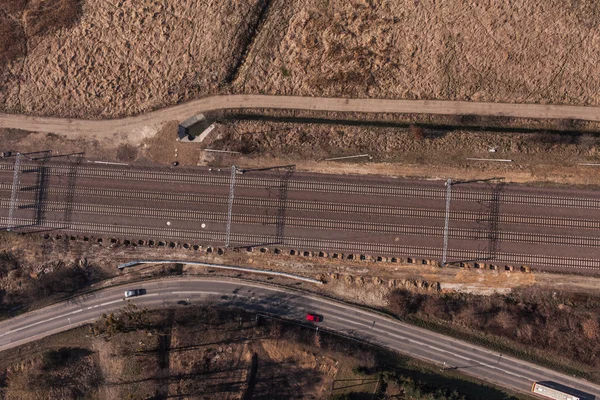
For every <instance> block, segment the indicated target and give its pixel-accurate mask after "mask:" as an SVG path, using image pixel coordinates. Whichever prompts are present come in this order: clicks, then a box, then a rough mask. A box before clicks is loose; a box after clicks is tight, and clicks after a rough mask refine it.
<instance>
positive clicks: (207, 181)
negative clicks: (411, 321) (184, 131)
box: [0, 158, 600, 270]
mask: <svg viewBox="0 0 600 400" xmlns="http://www.w3.org/2000/svg"><path fill="white" fill-rule="evenodd" d="M81 161H82V160H81V158H76V159H74V160H72V161H71V162H68V163H66V162H64V161H61V162H48V160H44V164H43V168H42V166H41V165H42V164H41V163H40V162H30V161H28V160H22V161H21V165H20V169H21V180H20V181H19V183H18V184H17V188H16V189H15V186H14V185H13V184H12V182H11V181H12V179H11V178H12V176H13V175H14V165H15V164H14V163H11V162H0V198H1V201H0V212H3V216H2V217H1V219H0V223H2V224H3V226H5V227H8V225H9V224H10V223H11V222H10V221H9V220H8V219H7V218H6V217H4V215H6V210H7V208H9V207H10V203H11V202H10V201H9V200H11V198H10V195H11V193H12V192H13V191H14V190H16V191H17V193H18V199H17V200H16V202H15V204H14V205H15V206H16V207H17V209H16V214H17V215H16V216H13V219H14V222H15V223H16V224H17V225H18V226H20V227H22V229H25V227H29V228H31V229H30V230H56V231H64V232H73V233H77V234H84V235H111V236H115V237H123V238H128V239H131V240H132V241H133V240H135V239H137V238H145V239H148V238H153V239H156V240H157V241H158V240H168V239H175V240H181V241H185V242H190V241H197V242H198V243H199V244H202V245H205V246H208V245H212V246H219V245H222V244H223V241H224V240H225V238H224V226H225V223H226V206H227V202H228V196H227V191H228V189H229V185H230V179H231V178H230V176H229V173H228V170H224V171H223V172H222V173H219V172H218V171H212V172H209V171H207V170H206V169H197V170H191V169H187V170H186V169H181V170H180V169H165V168H156V169H152V168H141V167H129V168H123V167H121V166H119V167H108V166H92V165H86V164H83V163H82V162H81ZM40 171H43V177H42V178H40V175H39V172H40ZM27 172H29V173H33V172H37V173H38V180H37V182H34V181H33V180H32V182H27V180H28V179H30V178H28V173H27ZM30 180H31V179H30ZM42 181H43V188H42V187H41V186H40V185H42V184H41V183H40V182H42ZM124 185H126V186H127V187H129V186H131V189H124V188H123V186H124ZM235 185H236V187H238V188H239V189H240V190H241V191H242V192H241V193H240V192H239V191H236V197H235V199H234V202H233V215H232V223H233V231H232V235H231V240H232V244H233V245H235V246H238V247H247V246H276V247H279V248H288V249H297V250H304V249H307V250H316V251H325V252H345V253H349V254H352V253H354V254H368V255H372V256H378V255H382V256H386V257H392V258H394V257H397V258H400V257H405V258H406V257H423V258H428V259H432V260H439V259H440V257H441V253H442V248H441V244H442V237H443V227H442V225H443V218H444V209H443V207H442V206H440V207H439V208H435V207H432V204H435V205H436V207H437V205H438V204H440V205H441V204H443V202H444V200H445V195H446V189H445V188H443V187H442V186H441V185H439V186H438V187H435V183H431V182H429V183H422V182H418V181H398V180H396V181H394V180H391V179H384V178H365V177H357V178H354V177H341V178H338V177H328V176H326V175H323V176H319V175H315V174H308V175H306V174H304V175H303V174H300V176H298V174H295V173H291V172H289V171H288V173H286V174H281V173H279V174H276V175H275V174H265V173H262V174H254V175H253V174H252V173H247V174H244V175H239V176H237V180H236V183H235ZM158 187H160V188H161V191H159V190H156V189H155V188H158ZM207 188H213V189H214V194H204V190H202V189H207ZM171 189H172V190H171ZM510 189H511V188H510V187H508V185H502V184H495V185H490V184H487V185H480V186H476V185H475V186H474V185H472V184H471V185H462V186H461V185H460V184H459V185H456V186H455V187H454V188H453V193H452V206H453V207H452V209H451V211H450V214H449V216H450V221H451V224H450V229H449V230H448V235H449V239H450V248H449V250H448V257H449V261H450V262H451V263H454V264H458V263H461V262H462V263H467V262H471V263H473V262H477V261H480V262H482V263H488V264H496V265H498V266H500V268H502V265H503V263H506V264H511V265H514V266H519V265H533V266H537V267H552V268H554V269H574V270H600V262H599V261H598V258H600V257H597V256H596V254H595V253H593V252H594V251H596V252H597V249H598V248H600V246H599V245H600V236H598V235H597V233H596V231H597V230H598V228H599V227H600V218H599V217H598V216H600V214H594V212H595V210H600V199H598V198H597V196H596V197H594V193H586V192H581V193H583V194H581V193H580V194H578V195H574V196H567V195H565V194H564V192H560V193H558V194H556V193H552V192H551V191H548V190H546V191H544V190H537V191H536V192H535V193H520V192H518V191H515V190H512V191H511V190H510ZM35 193H37V195H35ZM39 193H43V196H40V195H39ZM265 193H267V194H265ZM588 195H589V197H587V196H588ZM311 196H313V198H311ZM314 196H316V197H314ZM323 196H326V200H324V199H323ZM31 197H34V198H31ZM305 197H307V198H308V199H306V198H305ZM334 200H337V201H334ZM339 200H342V201H339ZM350 200H353V201H355V202H354V203H353V202H350ZM421 200H427V201H429V203H427V204H424V205H421V204H420V201H421ZM432 201H433V202H434V203H432ZM377 202H379V203H385V204H373V203H377ZM111 203H112V204H111ZM397 203H407V204H401V205H394V204H397ZM31 204H35V209H36V210H37V211H36V214H35V215H33V216H26V215H23V214H24V213H25V212H26V210H27V209H28V208H31ZM476 204H479V205H480V209H479V210H469V209H464V207H466V208H469V207H471V206H472V205H476ZM519 205H523V206H527V207H530V209H528V210H527V212H526V213H525V212H524V213H523V214H520V213H518V212H515V210H516V211H520V209H519ZM461 207H462V208H461ZM510 207H512V209H511V208H510ZM531 207H533V208H534V209H535V210H539V214H536V213H532V212H531ZM536 207H537V208H536ZM554 208H556V209H562V210H564V211H560V212H558V213H557V214H559V216H554V215H547V214H548V210H552V209H554ZM505 210H507V211H505ZM565 213H566V214H569V213H572V214H573V215H565ZM545 214H546V215H545ZM100 217H106V218H108V219H110V218H113V219H115V221H117V222H114V223H112V224H109V223H99V222H97V220H98V218H100ZM594 217H595V218H594ZM106 218H105V219H106ZM119 218H126V219H127V220H126V221H125V220H121V219H119ZM381 218H383V219H384V220H381V221H379V220H377V219H381ZM100 219H102V218H100ZM134 219H137V220H136V221H135V223H134V224H132V221H133V220H134ZM166 219H169V220H171V219H172V220H177V221H185V222H186V223H187V225H186V226H182V227H180V228H179V227H178V228H175V227H166V226H164V227H161V226H160V225H159V222H160V221H164V220H166ZM427 221H428V222H427ZM200 222H209V223H210V228H209V229H201V228H196V229H190V226H191V225H190V224H192V225H193V224H194V223H195V225H193V226H196V225H198V226H199V225H200ZM478 223H479V227H478V226H477V224H478ZM465 224H467V225H468V224H472V225H469V226H465ZM453 225H458V226H453ZM471 226H472V227H471ZM252 227H256V228H252ZM33 228H37V229H33ZM242 228H243V229H242ZM542 228H543V229H547V230H548V232H542V231H541V229H542ZM236 229H238V230H239V231H236ZM532 229H537V230H538V231H534V232H532V231H531V230H532ZM307 232H310V234H308V233H307ZM362 233H364V234H365V235H368V236H369V237H368V240H357V238H362V237H366V236H364V235H363V236H361V234H362ZM352 235H355V237H353V236H352ZM356 235H358V236H356ZM390 235H397V237H396V241H397V239H398V238H400V241H399V242H395V243H390V242H389V241H390V240H389V239H388V238H389V236H390ZM307 236H308V237H307ZM379 238H381V239H379ZM404 238H407V239H404ZM384 239H385V240H384ZM408 239H410V240H408ZM417 240H418V241H420V242H419V244H421V243H422V244H423V245H416V244H414V243H416V241H417ZM456 240H458V241H461V242H470V243H482V245H480V246H479V245H478V246H476V247H475V248H461V247H460V246H458V247H457V248H453V247H452V246H453V245H454V246H457V244H456V243H458V242H456ZM453 242H454V243H453ZM514 244H519V245H520V244H523V245H525V244H534V245H551V246H555V248H560V247H564V248H569V247H572V246H576V247H577V248H581V249H582V251H583V252H582V253H581V254H582V255H586V256H587V255H588V254H590V255H591V256H589V257H579V256H577V257H571V256H561V255H560V254H544V253H541V254H528V253H527V252H526V251H518V249H517V250H515V248H511V250H510V251H505V250H504V247H505V246H508V245H514ZM523 249H527V246H524V247H523ZM586 249H589V251H590V252H592V253H589V252H588V250H586ZM394 259H395V258H394Z"/></svg>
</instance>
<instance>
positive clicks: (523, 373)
mask: <svg viewBox="0 0 600 400" xmlns="http://www.w3.org/2000/svg"><path fill="white" fill-rule="evenodd" d="M136 287H144V288H145V289H147V294H146V295H145V296H141V297H137V298H133V299H132V300H131V301H133V302H134V303H136V304H139V305H142V304H143V305H145V306H147V307H149V308H155V307H161V306H173V305H176V304H177V302H178V301H181V300H184V301H189V302H191V303H192V304H193V303H197V302H200V301H206V300H212V301H214V302H216V303H219V304H220V305H223V306H236V307H239V308H243V309H246V310H250V311H258V312H264V313H271V314H274V315H278V316H281V317H286V318H290V319H295V320H298V321H303V320H304V317H305V313H306V312H314V313H318V314H321V315H323V317H324V320H323V322H322V323H320V324H319V326H320V327H323V328H327V329H331V330H334V331H339V332H343V333H347V334H350V335H353V336H358V337H361V338H364V339H367V340H369V341H371V342H374V343H377V344H381V345H383V346H385V347H388V348H390V349H393V350H396V351H398V352H400V353H403V354H407V355H410V356H412V357H415V358H419V359H422V360H427V361H432V362H434V363H437V364H440V365H442V364H443V363H445V366H446V368H455V369H459V370H462V371H463V372H465V373H467V374H470V375H473V376H476V377H478V378H482V379H484V380H487V381H490V382H493V383H496V384H498V385H500V386H505V387H509V388H512V389H515V390H519V391H524V392H528V391H530V390H531V384H532V382H534V381H554V382H557V383H560V384H563V385H566V386H569V387H572V388H575V389H578V390H581V391H584V392H587V393H589V394H590V395H592V396H596V398H597V399H600V386H598V385H593V384H590V383H588V382H586V381H582V380H580V379H575V378H572V377H570V376H567V375H564V374H560V373H557V372H553V371H551V370H548V369H545V368H542V367H538V366H536V365H533V364H530V363H526V362H524V361H521V360H517V359H513V358H511V357H506V356H501V355H499V354H498V353H495V352H492V351H489V350H486V349H484V348H482V347H477V346H474V345H471V344H468V343H465V342H462V341H459V340H455V339H451V338H449V337H446V336H443V335H440V334H437V333H433V332H430V331H427V330H424V329H420V328H416V327H414V326H411V325H407V324H403V323H401V322H398V321H395V320H393V319H391V318H387V317H385V316H382V315H379V314H376V313H372V312H368V311H364V310H361V309H359V308H356V307H353V306H350V305H347V304H343V303H340V302H335V301H331V300H327V299H323V298H320V297H316V296H311V295H309V294H305V293H301V292H295V291H290V290H285V289H283V288H276V287H270V286H263V285H260V284H255V283H248V282H237V281H230V280H220V279H199V278H186V279H163V280H155V281H151V282H145V283H143V284H133V285H128V286H121V287H113V288H108V289H104V290H101V291H97V292H94V293H92V294H88V295H84V296H81V297H77V298H75V299H73V300H70V301H67V302H63V303H60V304H56V305H53V306H50V307H47V308H44V309H40V310H37V311H33V312H30V313H27V314H24V315H21V316H19V317H16V318H13V319H10V320H7V321H3V322H1V323H0V351H1V350H6V349H9V348H11V347H15V346H18V345H21V344H24V343H27V342H30V341H33V340H36V339H40V338H42V337H44V336H48V335H51V334H53V333H57V332H61V331H64V330H68V329H70V328H73V327H75V326H78V325H82V324H85V323H87V322H90V321H92V320H94V319H95V318H97V317H99V316H101V315H102V313H106V312H111V311H114V310H117V309H119V308H121V307H123V305H124V304H125V300H124V298H123V291H124V290H126V289H131V288H136ZM589 398H590V399H593V398H594V397H589Z"/></svg>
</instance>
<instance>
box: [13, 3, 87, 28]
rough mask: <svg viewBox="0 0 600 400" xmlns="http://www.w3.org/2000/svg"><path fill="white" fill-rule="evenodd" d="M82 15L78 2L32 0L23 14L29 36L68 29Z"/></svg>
mask: <svg viewBox="0 0 600 400" xmlns="http://www.w3.org/2000/svg"><path fill="white" fill-rule="evenodd" d="M80 15H81V6H80V4H79V2H78V1H77V0H32V1H31V2H30V3H29V6H28V7H27V10H25V12H24V13H23V21H24V27H25V32H26V33H27V36H28V37H29V36H35V35H42V34H48V33H51V32H54V31H56V30H58V29H61V28H66V27H69V26H71V25H72V24H73V23H75V22H76V21H77V20H78V19H79V16H80Z"/></svg>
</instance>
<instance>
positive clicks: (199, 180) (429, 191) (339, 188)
mask: <svg viewBox="0 0 600 400" xmlns="http://www.w3.org/2000/svg"><path fill="white" fill-rule="evenodd" d="M21 168H22V169H23V171H27V170H29V171H34V170H36V169H37V168H39V166H38V165H37V164H27V163H24V164H22V167H21ZM46 168H47V173H48V174H49V175H52V176H65V175H66V174H67V173H68V172H69V165H68V164H67V165H52V166H48V167H46ZM12 169H13V166H12V164H6V163H0V171H5V172H11V171H12ZM182 171H183V170H178V171H164V170H143V169H139V168H130V169H125V168H122V169H120V168H102V167H87V166H80V167H78V168H77V176H78V177H80V178H97V179H110V180H131V181H151V182H163V183H186V184H202V185H215V186H228V185H229V179H230V178H229V176H228V174H221V175H219V174H210V173H201V172H198V171H196V172H195V173H186V172H182ZM236 186H238V187H247V188H278V187H280V186H281V180H280V179H275V178H263V177H255V178H253V177H250V176H247V175H241V176H239V177H238V178H237V180H236ZM287 190H290V191H296V190H297V191H303V192H319V193H339V194H355V195H370V196H389V197H414V198H423V199H444V198H445V196H446V190H445V189H443V188H440V189H434V188H421V187H409V186H376V185H361V184H354V183H346V182H334V181H330V182H317V181H305V180H295V179H290V180H289V181H288V182H287ZM493 196H494V195H493V193H492V192H491V191H487V192H483V191H472V190H464V191H463V190H461V189H459V188H457V189H456V190H454V191H453V195H452V200H453V201H470V202H475V201H480V202H482V201H484V202H487V201H491V200H493ZM499 200H500V201H501V202H502V203H508V204H522V205H531V206H551V207H565V208H582V209H600V199H596V198H585V197H563V196H561V197H545V196H531V195H524V194H518V193H505V192H503V193H500V195H499Z"/></svg>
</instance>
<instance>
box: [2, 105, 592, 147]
mask: <svg viewBox="0 0 600 400" xmlns="http://www.w3.org/2000/svg"><path fill="white" fill-rule="evenodd" d="M236 108H273V109H296V110H318V111H342V112H374V113H411V114H445V115H465V114H469V115H484V116H508V117H521V118H568V119H580V120H586V121H600V107H585V106H561V105H543V104H508V103H478V102H465V101H439V100H386V99H344V98H323V97H296V96H266V95H226V96H212V97H206V98H203V99H198V100H193V101H190V102H187V103H184V104H180V105H177V106H173V107H168V108H164V109H161V110H158V111H154V112H150V113H147V114H143V115H139V116H136V117H129V118H123V119H114V120H79V119H70V118H68V119H67V118H44V117H33V116H26V115H13V114H0V128H15V129H24V130H28V131H35V132H55V133H59V134H64V135H69V136H71V135H77V136H79V135H88V136H93V137H95V138H97V137H101V136H106V135H111V136H112V135H113V134H115V133H126V134H132V133H135V132H139V131H140V130H143V129H144V128H146V127H156V126H161V125H162V124H164V123H165V122H167V121H177V120H179V121H183V120H184V119H186V118H188V117H190V116H191V115H194V114H197V113H200V112H204V111H209V110H221V109H236Z"/></svg>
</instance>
